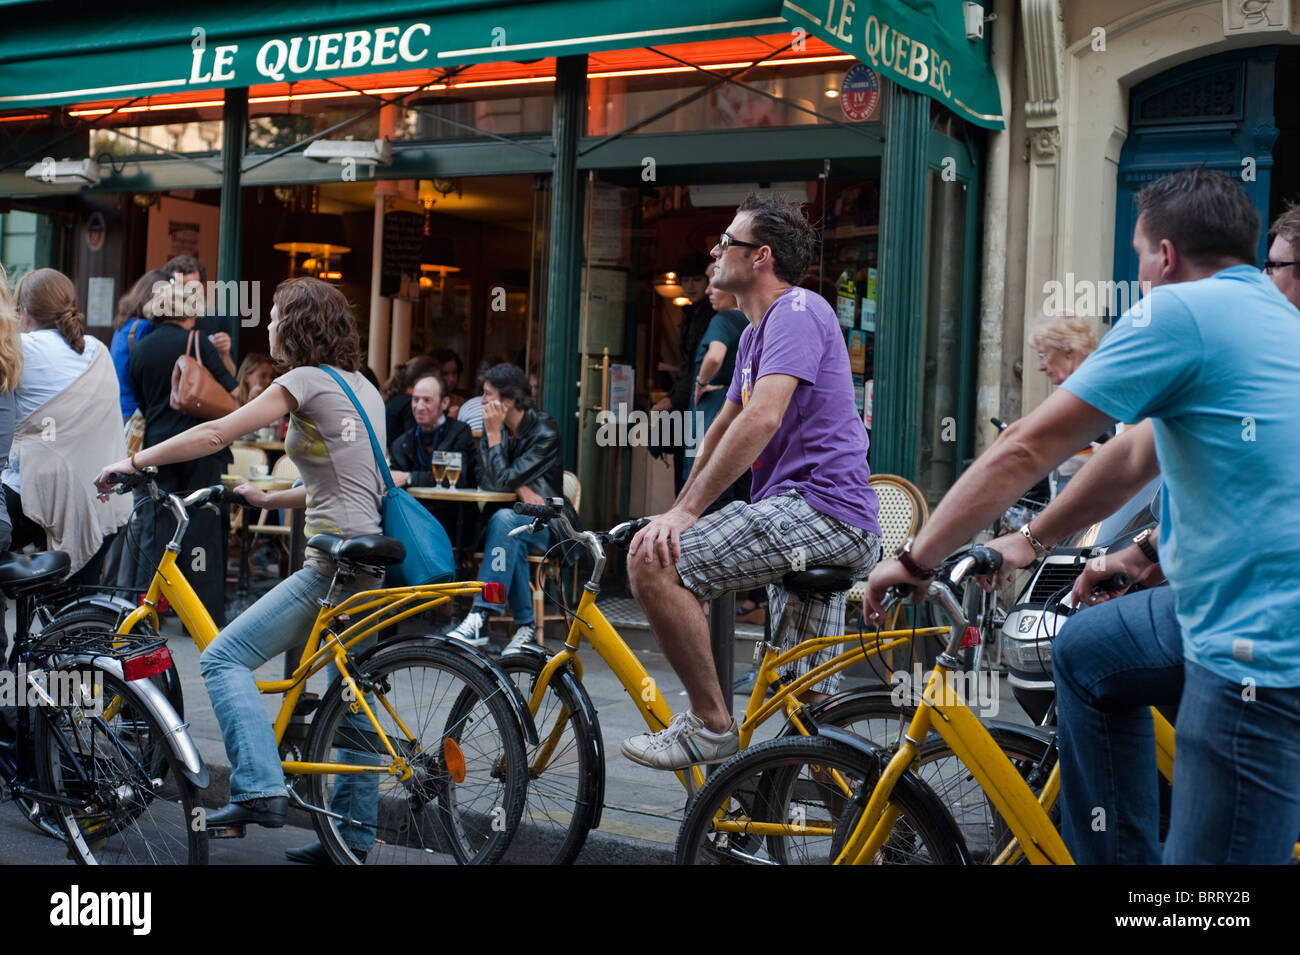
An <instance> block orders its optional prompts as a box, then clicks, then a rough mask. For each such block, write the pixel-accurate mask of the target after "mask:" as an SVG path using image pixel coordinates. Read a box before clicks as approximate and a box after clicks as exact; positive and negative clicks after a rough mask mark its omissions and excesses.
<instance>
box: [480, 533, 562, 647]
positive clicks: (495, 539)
mask: <svg viewBox="0 0 1300 955" xmlns="http://www.w3.org/2000/svg"><path fill="white" fill-rule="evenodd" d="M532 522H533V519H532V518H531V517H525V516H524V515H522V514H516V513H515V512H514V511H512V510H510V509H509V508H506V507H503V508H501V510H499V511H497V512H495V513H494V514H493V515H492V516H491V517H490V518H488V525H487V540H485V541H484V542H483V563H482V565H480V567H479V571H478V574H479V578H478V579H479V580H481V581H483V582H484V583H493V582H495V583H499V584H503V585H504V586H505V588H506V602H507V603H508V604H509V605H510V614H511V616H513V617H514V618H515V626H516V627H524V626H528V625H529V624H532V623H533V622H534V620H533V617H534V615H533V594H532V589H531V587H530V585H529V580H528V552H529V551H530V550H532V551H534V552H536V553H542V552H544V551H545V550H546V547H547V546H548V545H549V543H550V540H551V531H550V528H546V529H544V530H540V531H538V532H537V533H536V534H520V535H519V536H518V537H507V536H506V535H507V534H509V533H510V532H511V531H512V530H514V529H515V528H516V527H522V526H524V525H525V524H531V523H532ZM472 609H474V610H479V611H483V612H485V613H497V612H499V611H500V609H501V605H500V604H490V603H487V602H486V601H484V600H483V598H482V596H478V597H475V598H474V606H473V608H472Z"/></svg>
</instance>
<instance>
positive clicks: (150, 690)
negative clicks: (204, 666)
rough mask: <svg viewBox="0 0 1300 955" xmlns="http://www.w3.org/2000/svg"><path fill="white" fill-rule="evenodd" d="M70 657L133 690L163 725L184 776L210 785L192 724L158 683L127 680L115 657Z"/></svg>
mask: <svg viewBox="0 0 1300 955" xmlns="http://www.w3.org/2000/svg"><path fill="white" fill-rule="evenodd" d="M70 659H71V660H72V661H73V662H74V663H86V664H89V665H91V666H95V667H98V668H100V669H101V670H104V671H105V672H108V673H111V674H113V675H114V676H115V677H117V678H118V679H120V680H122V682H123V683H124V684H125V685H126V686H127V687H129V688H130V689H131V690H133V691H134V692H135V694H136V697H137V702H139V703H141V704H142V705H143V706H144V707H145V709H147V710H148V711H149V713H150V715H151V716H153V718H154V719H156V720H157V721H158V725H159V726H161V727H162V728H163V733H164V737H163V738H164V739H165V740H166V742H167V751H168V752H169V753H170V754H171V756H172V758H173V759H175V760H176V764H177V766H178V767H179V768H180V771H181V772H182V773H184V774H185V778H186V779H188V780H189V781H190V782H192V783H193V784H194V785H195V786H197V787H198V788H199V789H207V788H208V784H209V783H210V781H211V780H210V778H209V776H208V767H207V766H205V765H204V764H203V757H202V756H200V755H199V749H198V747H197V746H195V745H194V740H193V739H192V738H191V737H190V731H189V724H188V723H186V722H185V721H184V720H183V719H181V717H180V716H179V715H177V713H176V710H175V708H174V707H173V706H172V705H171V703H170V702H169V701H168V699H167V695H166V694H165V693H163V691H162V690H160V689H158V686H157V684H155V683H154V682H153V681H152V680H132V681H131V682H129V683H128V682H126V677H125V676H124V675H123V674H122V664H121V662H120V661H118V660H115V659H113V658H112V657H97V656H95V655H93V654H78V655H76V656H73V657H71V658H70Z"/></svg>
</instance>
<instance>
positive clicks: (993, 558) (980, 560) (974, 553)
mask: <svg viewBox="0 0 1300 955" xmlns="http://www.w3.org/2000/svg"><path fill="white" fill-rule="evenodd" d="M970 556H971V557H973V558H974V559H975V566H974V567H972V568H971V572H970V576H974V577H983V576H984V575H986V574H996V573H997V572H998V571H999V570H1001V569H1002V555H1001V554H1000V553H999V552H998V551H996V550H994V549H993V548H991V547H972V548H971V550H970Z"/></svg>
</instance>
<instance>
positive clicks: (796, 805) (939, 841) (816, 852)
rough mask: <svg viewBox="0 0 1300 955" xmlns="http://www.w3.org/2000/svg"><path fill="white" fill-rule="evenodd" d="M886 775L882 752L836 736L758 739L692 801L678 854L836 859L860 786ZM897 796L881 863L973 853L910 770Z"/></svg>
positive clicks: (709, 859)
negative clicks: (840, 831)
mask: <svg viewBox="0 0 1300 955" xmlns="http://www.w3.org/2000/svg"><path fill="white" fill-rule="evenodd" d="M877 774H878V765H877V763H876V760H874V759H872V758H871V757H870V756H868V755H866V754H864V753H862V752H860V751H859V750H856V749H854V748H853V747H851V746H847V745H845V744H844V743H841V742H839V741H837V740H832V739H828V738H826V737H817V736H786V737H778V738H777V739H773V740H768V741H767V742H765V743H759V744H758V745H756V746H751V747H750V748H749V749H746V750H744V751H742V752H741V753H739V754H737V755H736V756H733V757H732V758H731V759H730V760H728V761H727V762H726V763H724V764H723V765H722V766H721V767H720V768H719V769H718V771H717V772H715V773H714V774H713V775H712V776H710V777H709V779H708V781H707V782H706V783H705V784H704V785H703V786H702V787H701V788H700V792H699V794H698V795H697V796H696V797H695V798H694V799H693V800H692V801H691V804H690V806H689V808H688V809H687V812H686V819H685V821H684V822H683V823H682V828H681V831H680V833H679V835H678V838H677V862H678V863H679V864H684V865H698V864H704V865H726V864H737V865H779V864H781V863H782V862H786V863H794V864H799V865H816V864H827V863H829V862H832V861H833V860H834V858H835V854H834V852H835V849H837V848H838V846H837V845H836V844H835V833H836V830H837V827H838V826H839V823H840V820H841V817H842V816H843V815H844V813H845V812H846V811H848V810H849V809H850V807H851V806H852V804H853V797H854V795H855V793H856V792H857V791H858V790H860V789H863V788H864V786H871V785H873V784H874V781H875V779H876V778H877ZM890 801H891V804H892V805H893V807H894V808H896V809H897V810H898V817H897V819H896V820H895V823H894V827H893V830H892V832H891V834H890V837H889V840H888V841H887V842H886V843H885V846H884V847H883V848H882V849H881V851H880V853H879V854H878V856H877V858H876V859H875V860H873V861H875V862H877V863H879V864H917V863H926V864H928V863H934V864H956V863H960V862H962V861H964V853H963V852H962V847H961V842H960V837H959V836H958V835H957V833H956V831H955V830H954V828H953V826H952V823H951V820H949V819H946V818H945V816H944V813H943V810H942V808H941V807H939V806H938V805H937V804H934V803H933V799H932V797H931V798H929V799H927V794H926V793H925V792H924V789H923V788H922V787H919V786H917V784H916V783H915V782H914V781H912V780H909V779H907V778H906V777H905V778H904V779H902V780H900V781H899V784H898V785H897V786H896V787H895V788H894V792H893V794H892V797H891V800H890ZM778 828H779V829H780V830H781V831H774V830H776V829H778Z"/></svg>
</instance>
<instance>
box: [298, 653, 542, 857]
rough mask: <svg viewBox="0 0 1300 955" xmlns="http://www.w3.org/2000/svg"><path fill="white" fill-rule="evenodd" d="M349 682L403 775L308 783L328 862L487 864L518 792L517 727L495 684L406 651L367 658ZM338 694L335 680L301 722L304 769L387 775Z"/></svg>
mask: <svg viewBox="0 0 1300 955" xmlns="http://www.w3.org/2000/svg"><path fill="white" fill-rule="evenodd" d="M355 679H356V682H357V685H358V686H359V687H361V689H362V690H363V692H364V693H365V700H366V703H367V705H368V706H369V707H370V710H371V712H373V713H374V714H375V719H376V720H377V721H378V722H379V725H380V727H381V728H382V729H383V732H384V735H385V736H386V737H387V738H388V741H389V742H390V743H391V744H392V746H393V748H394V749H395V750H396V752H397V755H398V757H399V758H400V759H401V760H402V761H403V762H404V763H405V769H404V770H402V771H399V772H398V773H397V774H393V773H390V772H389V771H388V770H387V769H385V771H384V772H381V773H376V774H370V773H339V774H328V775H319V774H318V775H313V776H311V786H310V792H311V796H312V804H313V806H314V807H316V808H315V811H314V812H313V817H314V821H315V824H316V830H317V832H318V833H319V835H320V839H321V843H322V844H323V845H324V846H325V848H326V850H327V851H328V852H329V854H330V856H331V858H332V859H333V860H334V861H335V862H336V863H338V864H341V865H357V864H361V863H364V864H366V865H425V864H445V863H454V862H459V863H461V864H465V865H490V864H492V863H493V862H496V861H497V860H498V859H499V858H500V857H501V855H502V853H504V852H505V850H506V848H507V846H508V845H509V841H510V837H511V836H512V835H513V833H514V832H515V829H516V827H517V825H518V823H519V816H520V813H521V812H522V811H523V805H524V796H525V790H526V787H527V764H526V763H525V761H524V747H523V742H522V740H521V739H520V733H519V723H518V721H517V719H516V717H515V714H514V711H513V710H512V709H511V707H510V704H509V702H508V701H507V700H505V699H504V698H503V697H502V696H501V693H500V688H499V687H498V686H497V684H496V682H495V681H494V680H493V679H491V677H490V676H487V675H485V674H483V673H482V672H480V671H479V670H478V669H477V668H476V667H475V666H474V665H473V664H471V663H468V662H466V661H465V660H463V659H462V658H461V657H459V656H458V655H456V654H454V653H451V652H448V651H446V650H443V649H441V648H438V647H430V646H412V645H406V646H396V647H392V648H391V649H388V650H383V651H380V652H379V653H376V654H375V655H374V656H373V657H371V658H370V659H368V660H366V661H365V662H364V664H362V665H361V666H360V667H359V669H358V670H357V672H356V673H355ZM348 695H349V688H348V687H347V685H346V684H345V683H344V682H343V681H342V680H336V681H335V683H334V685H333V686H332V687H330V689H329V691H328V693H327V694H326V696H325V699H324V700H323V701H322V703H321V707H320V710H319V711H318V714H317V716H316V718H315V719H314V720H312V726H311V733H310V736H309V738H308V740H307V761H308V762H316V763H326V762H341V763H349V764H352V765H368V766H384V767H389V766H391V765H392V762H393V759H392V756H390V755H389V752H388V750H387V748H386V747H385V745H384V741H383V739H381V738H380V736H379V734H378V733H376V732H375V729H374V726H373V724H372V723H371V722H370V720H369V718H368V717H366V715H365V712H364V711H363V710H361V708H360V707H359V706H358V705H357V703H355V702H354V701H352V700H349V699H347V696H348ZM467 701H469V702H468V704H467ZM354 708H355V709H354Z"/></svg>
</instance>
